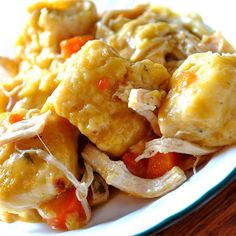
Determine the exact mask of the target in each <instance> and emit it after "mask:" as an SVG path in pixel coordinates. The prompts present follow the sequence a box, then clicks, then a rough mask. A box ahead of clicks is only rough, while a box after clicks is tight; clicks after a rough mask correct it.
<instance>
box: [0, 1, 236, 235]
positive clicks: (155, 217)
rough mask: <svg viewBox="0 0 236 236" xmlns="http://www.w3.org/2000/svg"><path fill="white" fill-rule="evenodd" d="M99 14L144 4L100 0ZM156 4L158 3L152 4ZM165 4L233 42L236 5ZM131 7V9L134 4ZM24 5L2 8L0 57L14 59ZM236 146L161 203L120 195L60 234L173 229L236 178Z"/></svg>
mask: <svg viewBox="0 0 236 236" xmlns="http://www.w3.org/2000/svg"><path fill="white" fill-rule="evenodd" d="M95 2H96V4H97V6H98V9H99V10H100V11H102V10H105V9H111V8H115V7H117V8H125V7H129V6H132V5H134V4H135V3H136V2H141V1H127V0H119V4H118V3H117V2H118V1H105V0H97V1H95ZM151 2H155V1H151ZM158 2H164V5H168V6H171V7H172V8H173V9H176V10H177V11H185V12H188V11H195V12H197V13H200V14H201V15H202V16H203V18H204V20H205V22H206V23H208V24H209V25H210V26H212V27H213V28H215V29H217V30H219V29H221V30H222V31H223V33H224V35H225V36H226V37H227V38H228V39H229V40H230V41H231V43H233V44H234V45H236V44H235V42H233V41H232V40H233V39H234V37H235V36H236V28H235V27H234V28H231V27H230V25H232V22H235V21H236V14H235V13H234V1H230V0H224V1H214V0H212V1H211V0H188V1H184V4H183V1H182V0H169V1H168V0H164V1H158ZM131 3H132V4H131ZM23 8H24V6H23V4H22V1H19V0H18V1H17V0H9V1H4V3H2V6H1V8H0V32H1V34H0V35H1V37H0V55H1V54H3V53H7V54H11V50H9V48H10V46H11V45H12V43H13V40H14V38H15V35H16V32H18V31H19V25H21V20H20V19H22V18H23V17H22V15H21V14H22V9H23ZM235 156H236V147H231V148H227V149H225V150H224V151H222V152H220V153H218V154H216V155H215V157H214V158H213V159H212V160H211V161H210V162H208V163H207V165H205V166H204V168H202V169H201V170H200V171H199V172H198V173H197V174H196V175H193V176H192V177H190V178H189V179H188V181H186V182H185V183H184V184H183V185H182V186H180V187H179V188H178V189H176V190H175V191H172V192H170V193H168V194H167V195H165V196H164V197H162V198H160V199H153V200H144V199H135V198H131V197H128V196H126V195H125V194H122V193H119V194H116V195H114V196H112V197H111V199H110V201H109V202H108V203H106V204H104V205H103V206H100V207H98V208H97V209H96V210H95V211H93V218H92V221H91V223H90V224H89V225H88V226H87V227H86V228H84V229H81V230H76V231H70V232H60V235H63V236H72V235H77V234H79V235H81V236H84V235H103V236H105V235H111V234H113V235H135V234H142V233H150V232H152V231H154V230H160V229H161V228H163V227H165V226H167V225H168V224H170V223H172V222H174V221H176V220H179V219H180V218H181V217H183V216H184V215H186V214H188V213H189V212H190V211H191V210H193V209H195V208H196V207H197V206H199V205H201V204H202V203H203V202H205V201H206V200H209V199H210V198H211V197H213V196H214V195H215V194H216V193H217V192H218V191H219V190H221V189H222V188H223V187H225V186H226V185H227V184H228V183H229V182H230V181H231V180H232V179H233V178H234V177H235V176H236V159H235ZM0 229H1V235H16V234H19V235H25V236H27V235H32V234H34V235H53V234H57V233H58V232H57V231H53V230H51V229H50V228H49V227H48V226H47V225H46V224H30V223H21V222H16V223H13V224H5V223H0Z"/></svg>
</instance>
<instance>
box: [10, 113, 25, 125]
mask: <svg viewBox="0 0 236 236" xmlns="http://www.w3.org/2000/svg"><path fill="white" fill-rule="evenodd" d="M21 120H23V115H21V114H19V113H11V114H10V115H9V118H8V121H9V123H11V124H13V123H16V122H18V121H21Z"/></svg>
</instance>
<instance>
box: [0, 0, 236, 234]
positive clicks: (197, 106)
mask: <svg viewBox="0 0 236 236" xmlns="http://www.w3.org/2000/svg"><path fill="white" fill-rule="evenodd" d="M28 13H29V14H28V20H27V22H26V24H25V27H24V29H23V30H22V33H21V35H20V36H19V38H18V40H17V48H16V49H17V55H16V56H15V58H7V57H4V56H0V219H1V220H3V221H8V222H10V221H11V222H12V221H16V220H26V221H35V220H36V219H39V217H40V215H41V216H42V218H43V219H44V220H45V221H46V222H47V223H48V224H49V225H50V226H51V227H53V228H56V229H62V230H71V229H76V228H80V227H82V226H84V225H86V224H87V223H88V222H89V221H90V219H91V207H93V206H94V205H97V204H100V203H103V202H105V201H107V200H108V197H109V187H108V184H109V185H112V186H114V187H116V188H118V189H120V190H121V191H124V192H126V193H128V194H130V195H134V196H136V197H143V198H155V197H160V196H162V195H163V194H165V193H168V192H169V191H171V190H173V189H175V188H176V187H178V186H179V185H181V184H182V183H183V182H184V181H185V180H186V176H185V173H184V171H185V170H189V169H193V173H194V174H195V173H196V167H197V166H198V164H200V163H203V162H205V161H207V160H208V159H209V158H211V154H213V153H214V152H216V151H218V150H219V148H220V147H222V146H224V145H231V144H233V143H235V142H236V138H235V137H236V131H235V130H236V121H235V120H236V119H235V118H236V112H235V111H234V110H235V105H236V104H235V101H236V99H235V92H236V83H235V81H236V54H235V53H234V52H235V50H234V49H233V47H232V46H231V45H230V44H229V43H228V42H227V41H226V40H225V38H224V37H223V36H222V35H221V34H220V33H215V32H213V30H211V29H210V28H209V27H207V26H206V25H205V24H204V23H203V21H202V19H201V17H200V16H198V15H196V14H190V15H184V16H183V15H180V14H178V13H175V12H173V11H171V10H170V9H169V8H165V7H160V6H157V7H155V6H151V5H149V4H144V5H140V6H137V7H135V8H133V9H127V10H109V11H107V12H105V13H102V14H100V15H99V16H98V14H97V10H96V7H95V5H94V3H93V2H91V1H90V0H36V1H33V2H32V4H31V5H30V6H29V8H28ZM208 51H211V52H208ZM214 52H218V53H219V54H218V53H214ZM223 52H227V53H228V54H223ZM230 53H231V54H230ZM80 133H81V135H79V134H80ZM90 142H91V143H93V144H90ZM80 156H82V157H83V158H81V159H79V158H80ZM110 158H111V159H110ZM115 160H117V161H115ZM94 171H95V173H94ZM96 172H97V173H96ZM38 211H39V212H40V215H39V213H38Z"/></svg>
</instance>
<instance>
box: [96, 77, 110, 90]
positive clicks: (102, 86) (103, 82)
mask: <svg viewBox="0 0 236 236" xmlns="http://www.w3.org/2000/svg"><path fill="white" fill-rule="evenodd" d="M97 88H98V90H101V91H104V90H106V89H109V88H110V82H109V80H108V79H107V78H103V79H100V80H99V81H98V84H97Z"/></svg>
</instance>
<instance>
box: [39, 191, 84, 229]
mask: <svg viewBox="0 0 236 236" xmlns="http://www.w3.org/2000/svg"><path fill="white" fill-rule="evenodd" d="M39 213H40V215H41V216H42V217H43V219H44V220H46V221H47V223H48V224H49V225H50V226H51V227H52V228H54V229H61V230H72V229H77V228H81V227H82V226H84V225H85V224H86V223H87V221H86V215H85V212H84V209H83V206H82V205H81V203H80V201H79V200H78V198H77V196H76V193H75V189H74V188H72V189H69V190H67V191H66V192H63V193H61V194H60V195H58V196H57V197H56V198H55V199H52V200H50V201H48V202H46V203H43V204H41V205H40V210H39Z"/></svg>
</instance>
